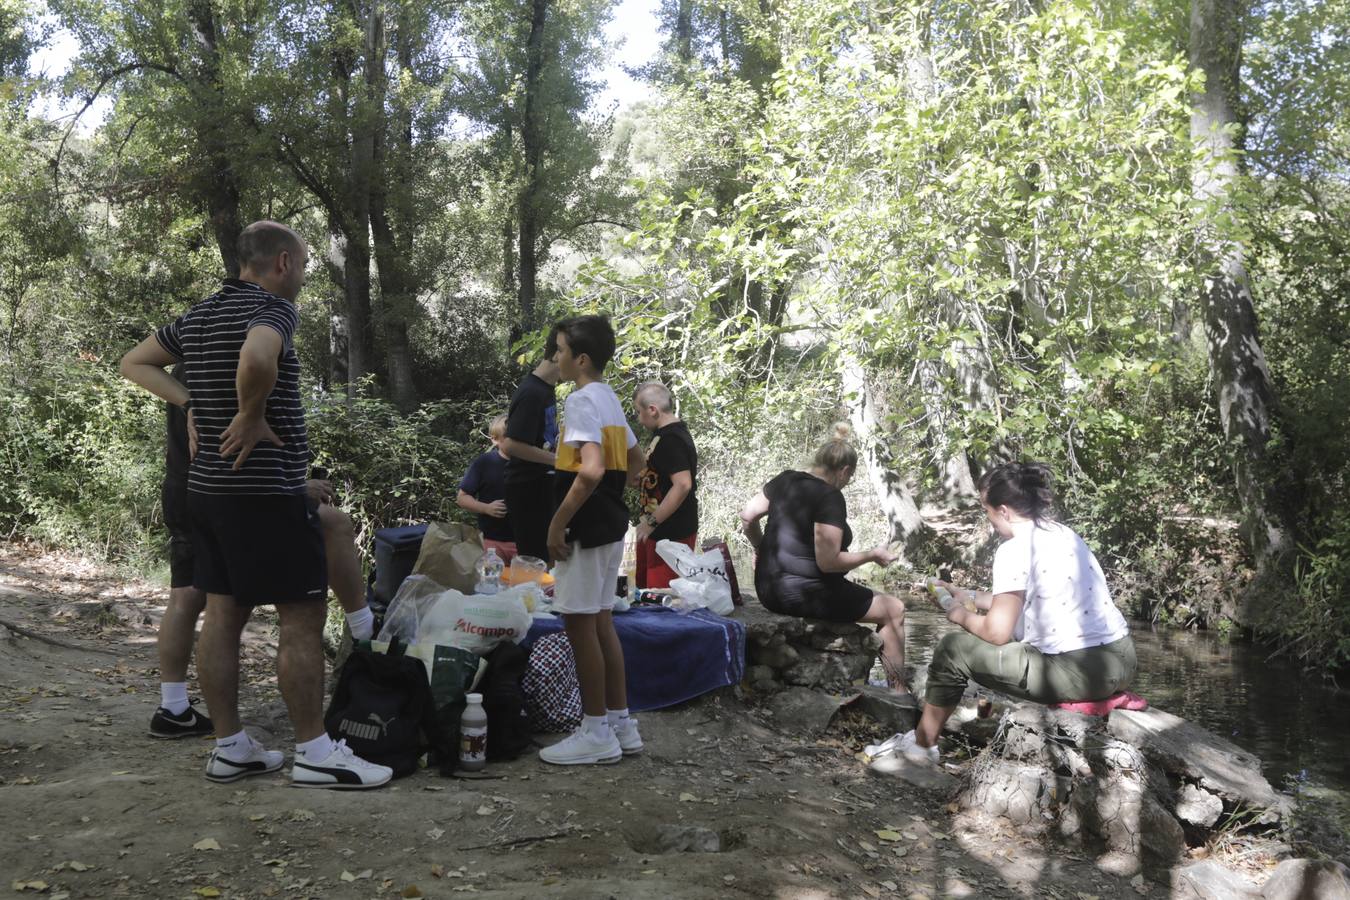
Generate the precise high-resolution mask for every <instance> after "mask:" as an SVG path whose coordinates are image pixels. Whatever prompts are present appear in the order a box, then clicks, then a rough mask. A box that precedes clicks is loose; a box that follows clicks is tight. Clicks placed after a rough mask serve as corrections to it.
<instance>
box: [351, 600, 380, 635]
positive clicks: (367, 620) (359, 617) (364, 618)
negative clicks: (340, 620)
mask: <svg viewBox="0 0 1350 900" xmlns="http://www.w3.org/2000/svg"><path fill="white" fill-rule="evenodd" d="M347 627H348V628H350V629H351V630H352V640H354V641H368V640H370V639H371V638H372V637H374V636H375V614H374V613H373V612H371V611H370V607H369V606H363V607H361V608H360V609H358V610H357V611H356V612H349V613H347Z"/></svg>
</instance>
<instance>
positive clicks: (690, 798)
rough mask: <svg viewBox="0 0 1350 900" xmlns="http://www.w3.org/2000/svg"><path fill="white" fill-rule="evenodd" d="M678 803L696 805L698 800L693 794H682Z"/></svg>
mask: <svg viewBox="0 0 1350 900" xmlns="http://www.w3.org/2000/svg"><path fill="white" fill-rule="evenodd" d="M680 802H681V803H698V802H699V800H698V798H697V797H695V796H694V795H693V794H690V793H683V794H681V795H680Z"/></svg>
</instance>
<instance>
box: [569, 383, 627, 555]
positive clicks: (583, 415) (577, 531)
mask: <svg viewBox="0 0 1350 900" xmlns="http://www.w3.org/2000/svg"><path fill="white" fill-rule="evenodd" d="M562 419H563V424H562V429H561V431H559V433H558V462H557V466H556V469H557V475H556V476H555V477H554V479H553V491H554V498H555V500H556V502H557V503H562V501H563V498H564V497H566V496H567V492H568V491H569V490H571V488H572V482H574V481H576V477H577V472H579V471H581V445H582V444H599V445H600V449H601V451H602V452H603V454H604V457H605V474H604V476H603V477H602V478H601V479H600V484H599V485H597V486H596V488H595V491H594V492H593V493H592V494H591V496H590V497H588V498H587V499H586V502H585V503H584V504H582V506H581V509H579V510H577V512H576V515H574V516H573V517H572V521H571V523H570V524H569V525H568V527H567V540H568V541H569V542H577V543H580V544H581V546H582V547H601V546H604V545H605V544H613V543H614V542H616V541H621V540H623V536H624V533H625V532H627V531H628V507H626V506H625V505H624V502H623V489H624V485H625V484H626V483H627V481H628V448H630V447H632V446H634V445H636V444H637V438H636V437H634V436H633V429H631V428H629V427H628V420H627V419H626V418H625V417H624V414H623V407H622V406H621V405H619V398H618V397H616V396H615V395H614V391H613V390H612V389H611V388H610V386H609V385H607V384H605V383H603V382H599V381H593V382H591V383H590V384H588V385H586V386H585V387H583V388H579V389H578V390H576V391H573V392H572V393H571V394H570V395H569V396H568V398H567V400H566V401H564V403H563V416H562Z"/></svg>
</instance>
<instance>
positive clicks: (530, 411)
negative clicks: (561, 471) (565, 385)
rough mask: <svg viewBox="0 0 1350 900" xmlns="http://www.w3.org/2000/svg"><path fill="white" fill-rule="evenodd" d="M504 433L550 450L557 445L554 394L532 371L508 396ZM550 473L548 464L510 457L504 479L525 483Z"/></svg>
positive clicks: (551, 469)
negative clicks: (509, 403)
mask: <svg viewBox="0 0 1350 900" xmlns="http://www.w3.org/2000/svg"><path fill="white" fill-rule="evenodd" d="M506 436H507V437H509V438H510V439H511V440H513V441H520V442H521V443H524V444H529V445H531V446H533V447H540V448H542V449H544V450H547V451H549V452H550V453H553V452H555V451H556V450H557V449H558V397H557V394H556V393H555V392H554V389H553V385H551V384H549V383H548V382H547V381H545V380H544V379H542V378H540V377H539V376H538V375H536V374H534V373H533V372H531V373H530V374H528V375H526V376H525V380H524V381H522V382H521V383H520V387H518V388H516V393H515V395H514V396H512V397H511V405H510V406H509V407H507V410H506ZM552 473H553V467H552V466H546V465H543V464H542V463H536V462H529V461H527V460H523V459H512V460H509V461H508V462H507V464H506V483H507V484H527V483H529V482H532V481H536V480H538V479H541V478H546V477H548V476H549V475H551V474H552ZM543 490H548V488H547V487H545V488H543Z"/></svg>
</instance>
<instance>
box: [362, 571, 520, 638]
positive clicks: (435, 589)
mask: <svg viewBox="0 0 1350 900" xmlns="http://www.w3.org/2000/svg"><path fill="white" fill-rule="evenodd" d="M532 587H533V586H532V585H529V584H523V585H520V586H518V587H513V588H510V589H508V590H505V591H502V592H500V593H497V594H462V593H460V592H459V591H456V590H453V589H447V588H443V587H441V586H440V585H439V584H437V583H436V582H434V581H432V580H431V579H430V578H427V577H426V576H423V575H412V576H409V577H408V578H407V579H406V580H405V581H404V582H403V586H402V587H401V588H399V591H398V594H397V595H396V596H395V597H394V602H392V603H390V604H389V611H388V613H386V614H385V619H384V627H383V628H381V629H380V634H379V636H378V638H377V639H378V640H381V641H388V640H393V639H394V638H398V639H400V640H404V641H407V642H408V643H409V644H411V645H414V646H416V645H423V644H431V645H437V644H439V645H443V646H447V647H458V648H460V649H462V650H470V651H472V652H474V653H477V654H479V655H480V656H482V655H486V654H488V653H490V652H491V651H492V649H493V648H494V647H496V646H497V644H499V643H501V642H502V641H511V642H512V643H514V644H519V643H520V642H521V641H523V640H524V639H525V635H526V633H527V632H528V631H529V630H530V622H531V621H533V620H532V618H531V616H530V612H529V610H528V609H527V608H526V605H525V596H526V594H528V593H529V592H530V591H531V590H532ZM414 652H415V651H414Z"/></svg>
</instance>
